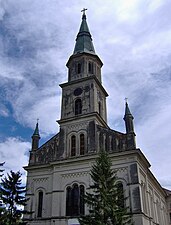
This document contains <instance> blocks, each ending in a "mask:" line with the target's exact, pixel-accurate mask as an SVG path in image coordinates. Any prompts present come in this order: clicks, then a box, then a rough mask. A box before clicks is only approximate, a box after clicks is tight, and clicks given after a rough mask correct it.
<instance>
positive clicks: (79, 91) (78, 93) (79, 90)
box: [74, 88, 83, 96]
mask: <svg viewBox="0 0 171 225" xmlns="http://www.w3.org/2000/svg"><path fill="white" fill-rule="evenodd" d="M82 92H83V90H82V88H76V89H75V90H74V95H75V96H78V95H81V94H82Z"/></svg>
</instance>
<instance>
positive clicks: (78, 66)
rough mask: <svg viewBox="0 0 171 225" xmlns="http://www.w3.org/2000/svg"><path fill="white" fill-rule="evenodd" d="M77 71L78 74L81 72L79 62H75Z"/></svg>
mask: <svg viewBox="0 0 171 225" xmlns="http://www.w3.org/2000/svg"><path fill="white" fill-rule="evenodd" d="M77 73H78V74H80V73H81V63H78V64H77Z"/></svg>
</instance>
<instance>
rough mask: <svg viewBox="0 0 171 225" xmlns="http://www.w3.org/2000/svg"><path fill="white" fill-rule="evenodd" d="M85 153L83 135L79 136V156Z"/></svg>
mask: <svg viewBox="0 0 171 225" xmlns="http://www.w3.org/2000/svg"><path fill="white" fill-rule="evenodd" d="M84 153H85V138H84V134H80V155H84Z"/></svg>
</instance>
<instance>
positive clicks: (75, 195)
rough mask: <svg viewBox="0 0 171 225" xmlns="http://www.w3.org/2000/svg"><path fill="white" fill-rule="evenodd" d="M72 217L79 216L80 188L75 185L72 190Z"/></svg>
mask: <svg viewBox="0 0 171 225" xmlns="http://www.w3.org/2000/svg"><path fill="white" fill-rule="evenodd" d="M71 208H72V216H77V215H79V188H78V184H74V185H73V188H72V206H71Z"/></svg>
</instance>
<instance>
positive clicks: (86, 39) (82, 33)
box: [73, 9, 95, 54]
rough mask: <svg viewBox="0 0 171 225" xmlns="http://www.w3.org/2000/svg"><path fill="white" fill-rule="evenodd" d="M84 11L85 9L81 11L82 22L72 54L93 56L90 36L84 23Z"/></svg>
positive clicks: (85, 22)
mask: <svg viewBox="0 0 171 225" xmlns="http://www.w3.org/2000/svg"><path fill="white" fill-rule="evenodd" d="M85 10H87V9H83V10H82V12H83V15H82V22H81V26H80V30H79V32H78V35H77V38H76V44H75V48H74V53H73V54H77V53H83V52H86V53H91V54H95V50H94V46H93V42H92V38H91V34H90V31H89V28H88V25H87V21H86V14H85Z"/></svg>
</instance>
